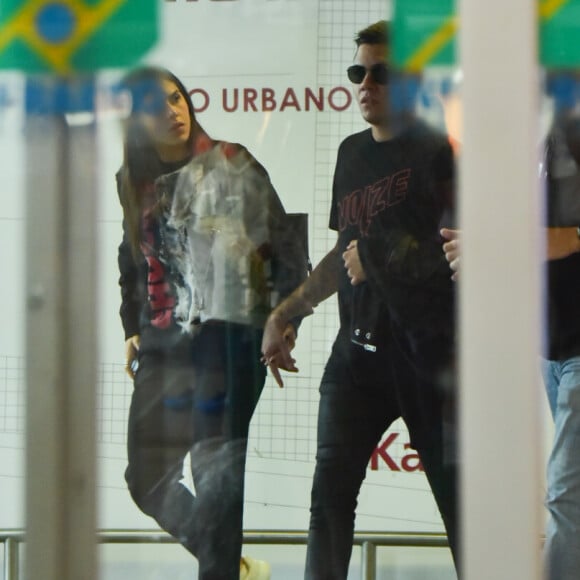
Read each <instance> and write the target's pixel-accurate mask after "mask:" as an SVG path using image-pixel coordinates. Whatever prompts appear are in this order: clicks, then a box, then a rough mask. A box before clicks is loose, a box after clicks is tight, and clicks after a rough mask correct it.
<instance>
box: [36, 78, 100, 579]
mask: <svg viewBox="0 0 580 580" xmlns="http://www.w3.org/2000/svg"><path fill="white" fill-rule="evenodd" d="M51 82H52V81H50V80H49V79H48V77H47V89H50V87H51ZM26 129H27V132H26V138H27V143H26V145H27V167H26V171H27V173H26V176H27V212H26V220H27V221H26V245H27V248H26V291H27V309H26V319H27V320H26V383H27V429H26V434H27V438H26V457H27V459H26V487H27V490H26V512H27V513H26V538H27V545H26V562H25V570H26V578H27V579H28V580H39V579H40V578H42V579H43V580H94V579H95V578H96V531H95V526H96V523H95V520H96V518H95V382H96V381H95V375H96V372H95V369H96V366H95V361H96V352H95V349H96V340H95V336H96V324H95V322H96V321H95V302H96V300H95V296H96V290H95V279H96V272H95V267H96V266H95V263H96V260H95V238H96V235H95V232H96V217H95V216H96V212H95V207H96V198H95V191H96V186H95V183H96V179H95V178H96V169H97V160H96V158H95V147H94V125H93V124H92V123H90V124H88V125H84V126H77V127H71V126H69V125H68V124H67V123H66V122H65V120H64V118H63V116H62V115H58V114H46V115H45V114H42V115H36V114H32V115H29V116H28V118H27V122H26Z"/></svg>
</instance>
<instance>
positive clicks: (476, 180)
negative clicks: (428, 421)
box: [458, 0, 543, 580]
mask: <svg viewBox="0 0 580 580" xmlns="http://www.w3.org/2000/svg"><path fill="white" fill-rule="evenodd" d="M458 6H459V13H460V20H461V32H460V42H459V57H460V61H461V68H462V71H463V78H464V82H463V102H464V133H463V147H462V155H461V166H460V185H461V194H460V196H461V197H460V223H461V227H462V228H463V230H464V237H463V258H462V260H463V261H462V272H461V287H460V303H461V322H460V336H461V339H462V342H461V353H460V355H461V372H460V384H461V443H462V451H461V457H462V464H463V474H462V485H463V490H462V491H463V498H462V500H463V509H462V525H463V541H464V552H463V569H464V571H465V575H464V579H465V580H478V579H481V580H490V579H493V580H503V579H505V580H514V579H525V580H535V579H538V578H540V577H541V573H540V568H541V566H540V557H541V551H540V534H541V532H542V527H541V522H542V499H543V498H542V490H541V479H540V475H541V462H540V453H539V449H540V440H541V438H540V435H539V430H540V425H541V423H540V420H539V409H538V408H539V400H538V397H539V394H538V393H539V389H538V361H537V356H538V353H539V332H540V316H539V312H540V305H539V303H540V298H539V293H540V284H539V281H540V255H541V245H540V235H539V227H538V224H539V207H540V204H539V193H538V192H539V184H538V180H537V174H538V172H537V153H538V148H537V140H538V126H539V112H538V101H539V88H538V65H537V59H538V57H537V50H536V43H537V39H536V36H537V19H536V12H537V2H531V1H530V0H509V1H508V2H506V1H505V0H487V1H485V2H481V1H477V0H460V1H459V3H458Z"/></svg>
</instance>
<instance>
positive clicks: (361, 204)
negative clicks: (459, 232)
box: [330, 123, 454, 350]
mask: <svg viewBox="0 0 580 580" xmlns="http://www.w3.org/2000/svg"><path fill="white" fill-rule="evenodd" d="M453 173H454V163H453V153H452V150H451V147H450V145H449V142H448V140H447V138H446V137H445V136H444V135H441V134H439V133H436V132H435V131H433V130H431V129H429V128H428V127H427V126H426V125H424V124H420V123H417V124H416V125H414V126H412V127H410V128H409V129H408V130H407V131H405V132H404V133H402V134H400V135H399V136H397V137H395V138H393V139H390V140H388V141H385V142H377V141H375V140H374V139H373V137H372V133H371V130H370V129H368V130H365V131H363V132H361V133H357V134H354V135H351V136H349V137H347V138H346V139H345V140H344V141H343V142H342V144H341V146H340V148H339V151H338V158H337V163H336V170H335V175H334V183H333V200H332V208H331V214H330V228H331V229H334V230H336V231H338V236H339V237H338V240H339V241H338V243H339V247H340V250H341V251H344V249H346V247H347V245H348V243H349V242H350V241H351V240H358V245H359V246H358V247H359V254H360V256H361V261H362V263H363V267H364V269H365V273H366V274H367V281H366V282H363V283H362V284H360V285H358V286H354V287H353V286H352V285H351V284H350V280H349V279H348V276H347V274H346V271H343V272H342V273H341V278H340V283H339V292H338V302H339V310H340V321H341V331H342V332H343V333H346V332H348V333H349V334H350V337H351V340H352V341H353V342H354V343H355V344H356V343H359V342H360V343H362V345H363V346H364V344H370V347H368V346H367V347H366V348H367V350H370V349H372V348H375V347H376V348H378V349H380V348H381V345H383V344H386V343H387V341H388V336H389V335H390V332H391V328H392V326H393V324H395V325H396V326H397V327H399V328H400V329H401V330H402V332H403V333H405V332H407V331H410V332H411V333H413V335H414V338H413V337H411V339H410V340H411V341H414V340H416V339H417V338H419V340H420V339H421V338H420V337H421V335H425V333H431V332H433V323H434V322H433V320H430V318H432V316H433V312H432V311H433V310H437V309H438V308H439V307H438V306H437V305H435V306H433V307H432V304H431V301H433V298H434V296H436V295H438V294H440V287H441V286H443V287H444V291H443V294H444V298H443V300H444V303H445V308H444V309H443V310H444V312H443V311H441V309H439V310H440V312H438V313H437V316H438V317H440V318H441V319H442V320H443V321H444V322H443V323H444V324H445V325H446V328H447V329H452V328H453V325H454V321H453V316H452V314H450V312H451V311H452V310H453V307H452V296H451V294H452V290H451V286H452V283H451V281H450V271H449V267H448V265H447V263H446V262H445V259H444V255H443V251H442V248H441V239H440V236H439V228H440V224H441V220H442V217H443V215H444V212H445V211H446V210H447V209H449V208H450V207H451V205H452V200H451V199H450V198H449V197H450V194H451V188H450V187H447V185H448V184H449V183H450V182H451V181H452V178H453ZM450 316H451V318H450ZM435 324H436V325H437V324H440V321H438V322H435ZM449 332H452V330H450V331H449ZM408 338H409V337H408V336H407V337H405V338H404V340H405V341H406V340H407V339H408ZM404 346H405V347H409V348H410V349H411V350H412V349H414V348H415V347H414V346H413V345H404Z"/></svg>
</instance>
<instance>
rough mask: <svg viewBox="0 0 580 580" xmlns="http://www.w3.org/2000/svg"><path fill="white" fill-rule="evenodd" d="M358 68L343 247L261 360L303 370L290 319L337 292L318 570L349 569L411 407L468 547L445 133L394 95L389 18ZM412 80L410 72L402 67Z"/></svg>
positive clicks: (335, 576) (444, 510)
mask: <svg viewBox="0 0 580 580" xmlns="http://www.w3.org/2000/svg"><path fill="white" fill-rule="evenodd" d="M355 41H356V44H357V51H356V56H355V61H354V64H353V65H352V66H350V67H349V68H348V76H349V79H350V80H351V81H352V82H353V83H354V86H355V93H356V95H357V99H358V103H359V106H360V110H361V113H362V116H363V118H364V119H365V120H366V121H367V122H368V123H369V125H370V128H369V129H367V130H365V131H362V132H360V133H357V134H354V135H351V136H349V137H347V138H346V139H345V140H344V141H343V142H342V144H341V145H340V148H339V150H338V157H337V161H336V168H335V173H334V181H333V195H332V206H331V212H330V228H331V229H333V230H336V231H337V232H338V240H337V243H336V245H335V247H334V248H333V249H332V250H331V251H330V252H329V253H328V254H327V255H326V256H325V257H324V258H323V259H322V260H321V262H320V263H319V264H318V265H317V267H316V268H315V269H314V271H313V272H312V275H311V276H310V278H309V279H308V280H307V281H306V282H305V283H304V284H302V285H301V286H300V287H299V288H298V289H297V290H296V291H295V292H293V293H292V294H291V295H290V296H289V297H288V298H287V299H286V300H285V301H283V302H282V303H281V304H280V305H279V306H278V307H277V308H276V309H274V311H273V312H272V314H271V315H270V317H269V319H268V322H267V323H266V327H265V331H264V339H263V341H262V354H263V361H264V363H265V364H267V365H269V367H270V369H271V371H272V373H273V374H274V376H275V377H276V379H277V380H278V381H279V383H280V384H281V383H282V379H281V376H280V373H279V370H278V366H280V364H281V365H282V366H283V368H286V369H291V370H296V367H295V364H294V363H295V361H294V359H293V358H292V357H291V355H290V350H291V349H290V346H289V345H288V344H287V343H286V341H285V340H284V329H285V327H286V325H287V322H288V320H290V319H291V318H292V317H293V316H296V315H306V314H309V313H310V312H311V311H312V309H313V308H314V307H315V306H316V305H317V304H319V303H320V302H322V301H323V300H325V299H326V298H327V297H329V296H331V295H332V294H334V293H335V292H338V307H339V316H340V328H339V331H338V335H337V337H336V339H335V341H334V345H333V348H332V352H331V354H330V358H329V359H328V362H327V364H326V368H325V371H324V374H323V377H322V381H321V386H320V404H319V413H318V447H317V454H316V468H315V474H314V479H313V484H312V496H311V518H310V530H309V538H308V549H307V558H306V574H305V577H306V578H307V579H308V580H341V579H345V578H346V577H347V571H348V565H349V560H350V556H351V551H352V539H353V531H354V519H355V509H356V503H357V496H358V493H359V490H360V487H361V484H362V482H363V479H364V477H365V471H366V467H367V465H368V462H369V459H370V457H371V454H372V452H373V450H374V448H375V447H376V445H377V443H378V442H379V440H380V437H381V436H382V434H383V432H384V431H385V430H386V429H387V428H388V427H389V425H391V423H392V422H393V421H395V420H396V419H397V418H399V417H403V419H404V420H405V422H406V425H407V427H408V430H409V434H410V437H411V443H412V445H413V446H414V447H415V448H416V449H417V451H418V453H419V455H420V458H421V462H422V465H423V468H424V470H425V473H426V476H427V478H428V480H429V483H430V485H431V489H432V490H433V494H434V497H435V500H436V502H437V505H438V507H439V511H440V513H441V516H442V519H443V523H444V525H445V528H446V531H447V534H448V538H449V544H450V546H451V550H452V554H453V555H454V557H457V553H458V534H457V499H456V479H457V465H456V455H455V449H454V443H455V441H454V439H455V431H454V403H453V401H454V377H455V374H454V370H453V367H454V352H455V344H454V343H455V323H454V289H453V284H452V282H451V280H450V279H449V274H448V265H447V262H446V260H445V256H444V254H443V251H442V249H441V240H440V237H439V233H438V231H439V227H440V222H441V219H442V217H443V214H444V212H445V211H446V210H447V209H449V208H450V206H451V204H452V194H453V177H454V163H453V154H452V150H451V147H450V144H449V141H448V139H447V138H446V136H445V135H441V134H439V133H437V132H436V131H434V130H432V129H430V128H429V127H427V126H426V125H424V124H423V123H421V122H420V121H419V120H417V119H415V118H413V116H412V114H409V113H405V112H404V111H403V112H402V113H401V114H400V115H399V114H398V115H396V116H394V115H393V114H392V113H391V112H390V109H389V96H390V93H391V91H392V90H393V86H392V85H393V84H395V83H396V82H397V75H398V74H399V73H396V72H394V71H393V70H392V69H391V68H390V67H389V65H388V63H387V60H388V59H387V55H388V27H387V24H386V23H385V22H378V23H376V24H374V25H371V26H370V27H368V28H366V29H365V30H363V31H361V32H360V33H359V34H358V35H357V37H356V39H355ZM401 80H402V79H401Z"/></svg>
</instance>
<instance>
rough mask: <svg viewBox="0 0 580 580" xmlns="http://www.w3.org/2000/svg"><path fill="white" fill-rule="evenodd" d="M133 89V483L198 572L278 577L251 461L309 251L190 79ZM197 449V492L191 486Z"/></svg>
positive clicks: (155, 72)
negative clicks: (269, 329)
mask: <svg viewBox="0 0 580 580" xmlns="http://www.w3.org/2000/svg"><path fill="white" fill-rule="evenodd" d="M124 86H125V87H126V88H127V89H128V91H129V94H130V97H131V114H130V115H129V118H128V119H127V121H126V123H125V127H124V160H123V166H122V168H121V169H120V171H119V172H118V174H117V185H118V191H119V197H120V200H121V204H122V206H123V213H124V238H123V242H122V243H121V245H120V247H119V269H120V280H119V283H120V286H121V294H122V305H121V309H120V314H121V319H122V322H123V327H124V331H125V336H126V361H127V369H128V372H129V374H130V375H131V376H132V377H133V378H134V387H135V388H134V392H133V396H132V401H131V408H130V414H129V425H128V467H127V470H126V475H125V477H126V480H127V483H128V486H129V490H130V492H131V495H132V497H133V499H134V501H135V502H136V504H137V505H138V506H139V508H140V509H141V510H142V511H143V512H145V513H146V514H148V515H150V516H152V517H153V518H155V520H156V521H157V522H158V524H159V525H160V526H161V527H162V528H163V529H165V530H166V531H167V532H169V533H170V534H171V535H173V536H174V537H175V538H177V539H178V540H179V542H181V544H183V546H185V548H187V549H188V550H189V551H190V552H191V553H192V554H193V555H194V556H195V557H196V558H197V559H198V563H199V576H198V577H199V579H211V580H220V579H225V580H231V579H232V578H237V577H238V575H239V577H240V578H269V577H270V574H269V566H268V565H267V564H266V563H265V562H260V561H257V560H252V559H250V558H241V544H242V513H243V486H244V467H245V457H246V446H247V436H248V429H249V423H250V419H251V417H252V413H253V411H254V409H255V407H256V404H257V402H258V398H259V396H260V393H261V391H262V388H263V385H264V379H265V375H266V370H265V367H264V365H263V364H261V362H260V344H261V336H262V328H263V324H264V321H265V319H266V317H267V315H268V313H269V311H270V309H271V307H272V306H273V305H275V304H276V302H277V301H278V297H280V296H283V295H285V294H288V292H289V291H290V290H292V288H293V287H294V286H296V285H297V284H298V282H299V277H300V276H301V275H302V274H301V272H300V270H301V268H300V266H299V264H300V263H301V262H300V257H299V256H298V254H297V253H296V252H297V251H299V248H298V247H296V246H295V245H294V244H295V242H294V241H293V239H292V236H289V235H287V227H286V223H287V219H286V218H287V216H286V214H285V212H284V209H283V207H282V204H281V202H280V200H279V199H278V197H277V195H276V193H275V191H274V189H273V187H272V185H271V183H270V180H269V178H268V175H267V173H266V171H265V170H264V169H263V168H262V167H261V166H260V165H259V164H258V163H257V162H256V160H255V159H254V158H253V157H252V156H251V155H250V154H249V153H248V151H247V150H246V149H245V148H243V147H242V146H240V145H234V144H230V143H224V142H220V141H214V140H213V139H211V138H210V137H209V136H208V135H207V134H206V133H205V132H204V131H203V129H202V128H201V126H200V125H199V123H198V122H197V120H196V118H195V114H194V111H193V106H192V103H191V100H190V97H189V95H188V93H187V91H186V89H185V87H184V86H183V84H182V83H181V82H180V81H179V79H177V78H176V77H175V76H174V75H173V74H171V73H170V72H168V71H166V70H164V69H158V68H152V67H145V68H141V69H138V70H136V71H134V72H132V73H130V74H129V75H128V77H126V79H125V82H124ZM287 336H288V340H289V341H292V342H293V340H294V338H295V330H294V327H292V326H289V327H288V329H287ZM188 455H189V458H190V463H191V472H192V476H193V483H194V487H195V491H194V492H192V491H190V490H189V489H188V488H187V487H186V486H184V485H183V484H182V483H181V479H182V475H183V467H184V459H185V458H186V456H188Z"/></svg>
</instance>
